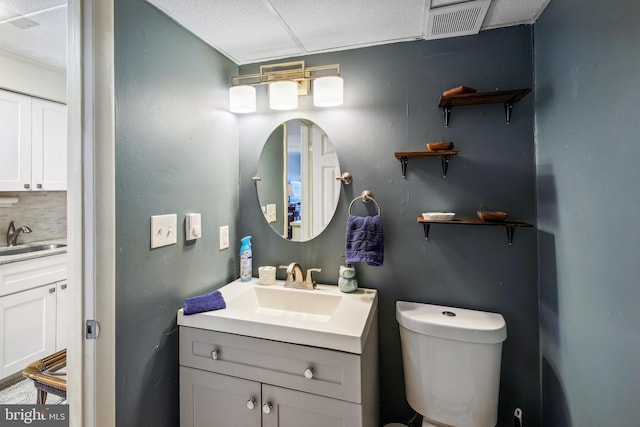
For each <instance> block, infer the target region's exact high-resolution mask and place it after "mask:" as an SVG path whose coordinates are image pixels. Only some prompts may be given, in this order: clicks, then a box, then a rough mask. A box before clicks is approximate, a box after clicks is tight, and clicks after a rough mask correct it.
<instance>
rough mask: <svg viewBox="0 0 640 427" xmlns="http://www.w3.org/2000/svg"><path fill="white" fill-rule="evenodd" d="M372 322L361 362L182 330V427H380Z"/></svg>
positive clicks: (326, 352) (293, 347)
mask: <svg viewBox="0 0 640 427" xmlns="http://www.w3.org/2000/svg"><path fill="white" fill-rule="evenodd" d="M377 351H378V345H377V319H374V322H373V323H372V330H371V331H370V332H369V337H368V339H367V342H366V344H365V346H364V349H363V351H362V354H353V353H347V352H343V351H336V350H330V349H324V348H317V347H311V346H306V345H299V344H291V343H284V342H278V341H272V340H267V339H261V338H253V337H247V336H241V335H235V334H229V333H223V332H216V331H210V330H203V329H198V328H192V327H185V326H181V327H180V365H181V366H180V425H181V426H182V427H204V426H231V425H234V426H251V427H259V426H262V427H276V426H278V427H300V426H305V427H334V426H335V427H338V426H339V427H357V426H365V427H369V426H374V425H378V409H379V408H378V372H377V370H378V356H377Z"/></svg>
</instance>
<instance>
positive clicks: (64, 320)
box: [56, 280, 69, 351]
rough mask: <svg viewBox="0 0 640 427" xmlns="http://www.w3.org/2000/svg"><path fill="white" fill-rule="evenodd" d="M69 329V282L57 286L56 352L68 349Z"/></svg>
mask: <svg viewBox="0 0 640 427" xmlns="http://www.w3.org/2000/svg"><path fill="white" fill-rule="evenodd" d="M68 328H69V291H68V289H67V281H66V280H65V281H64V282H59V283H57V284H56V351H58V350H62V349H63V348H66V347H67V335H68V334H69V333H68V331H67V329H68Z"/></svg>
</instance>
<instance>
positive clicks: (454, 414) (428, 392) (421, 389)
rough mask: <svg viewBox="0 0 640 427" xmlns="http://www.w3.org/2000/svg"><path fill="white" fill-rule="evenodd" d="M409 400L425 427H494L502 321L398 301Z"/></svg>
mask: <svg viewBox="0 0 640 427" xmlns="http://www.w3.org/2000/svg"><path fill="white" fill-rule="evenodd" d="M396 319H397V321H398V323H399V325H400V340H401V342H402V361H403V364H404V379H405V390H406V395H407V401H408V402H409V404H410V405H411V407H412V408H413V409H414V410H415V411H416V412H418V413H419V414H420V415H422V416H423V422H422V425H423V427H424V426H447V427H449V426H455V427H494V426H495V425H496V423H497V421H498V388H499V386H500V361H501V357H502V342H503V341H504V340H505V339H506V338H507V327H506V324H505V321H504V318H503V317H502V316H501V315H500V314H497V313H486V312H482V311H475V310H466V309H462V308H452V307H443V306H438V305H429V304H419V303H414V302H405V301H397V303H396Z"/></svg>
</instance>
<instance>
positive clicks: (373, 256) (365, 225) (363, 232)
mask: <svg viewBox="0 0 640 427" xmlns="http://www.w3.org/2000/svg"><path fill="white" fill-rule="evenodd" d="M345 241H346V244H345V261H346V262H348V263H353V262H366V263H367V264H368V265H375V266H380V265H382V262H383V261H384V238H383V235H382V220H381V219H380V215H375V216H356V215H349V218H348V219H347V233H346V237H345Z"/></svg>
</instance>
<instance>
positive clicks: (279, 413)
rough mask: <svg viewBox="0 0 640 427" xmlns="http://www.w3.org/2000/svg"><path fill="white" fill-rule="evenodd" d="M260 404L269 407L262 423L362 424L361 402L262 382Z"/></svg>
mask: <svg viewBox="0 0 640 427" xmlns="http://www.w3.org/2000/svg"><path fill="white" fill-rule="evenodd" d="M262 404H263V405H267V406H268V407H269V410H268V412H269V413H268V414H267V413H264V414H263V415H262V426H263V427H300V426H304V427H358V426H362V407H361V406H360V405H358V404H355V403H349V402H345V401H342V400H336V399H330V398H328V397H324V396H318V395H315V394H309V393H304V392H301V391H295V390H290V389H286V388H281V387H274V386H270V385H266V384H263V386H262Z"/></svg>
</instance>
